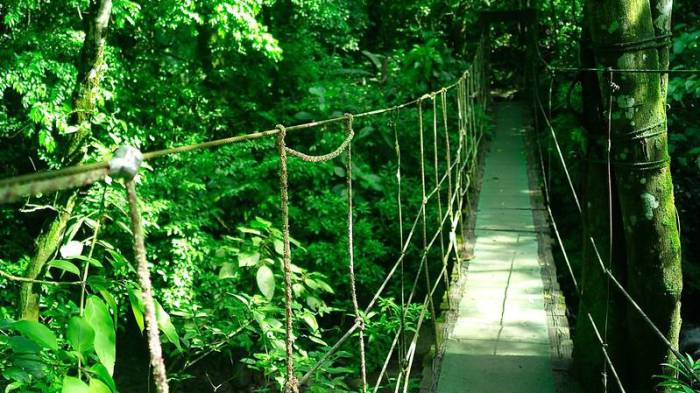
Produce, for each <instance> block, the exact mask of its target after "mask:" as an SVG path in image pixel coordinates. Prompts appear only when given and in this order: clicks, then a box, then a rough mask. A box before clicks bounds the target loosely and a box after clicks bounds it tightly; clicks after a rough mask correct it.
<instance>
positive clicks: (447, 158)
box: [440, 90, 459, 307]
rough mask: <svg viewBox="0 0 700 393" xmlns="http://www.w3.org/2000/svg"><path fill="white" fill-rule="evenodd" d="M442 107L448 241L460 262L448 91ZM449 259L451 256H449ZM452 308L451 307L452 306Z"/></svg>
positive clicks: (456, 265)
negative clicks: (448, 226) (455, 217)
mask: <svg viewBox="0 0 700 393" xmlns="http://www.w3.org/2000/svg"><path fill="white" fill-rule="evenodd" d="M440 106H441V108H442V123H443V128H444V132H445V165H446V166H447V201H448V203H447V211H448V215H449V216H450V233H449V237H448V241H449V242H451V243H453V246H454V250H455V254H456V255H457V258H456V260H457V261H459V247H457V240H456V237H457V236H456V234H455V233H454V229H453V228H452V222H454V210H453V209H452V148H451V146H450V132H449V127H448V125H447V91H445V90H443V91H441V92H440ZM448 257H449V256H448ZM455 271H457V272H458V273H459V266H458V264H457V263H455V264H453V266H452V274H451V275H450V279H453V277H452V275H454V272H455ZM447 301H448V304H449V302H450V294H449V293H447ZM450 307H451V306H450Z"/></svg>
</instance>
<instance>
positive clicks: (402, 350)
mask: <svg viewBox="0 0 700 393" xmlns="http://www.w3.org/2000/svg"><path fill="white" fill-rule="evenodd" d="M392 113H393V115H392V123H393V127H394V149H395V151H396V207H397V210H398V216H399V246H400V248H399V249H400V250H401V253H402V254H403V253H404V251H403V250H404V237H403V208H402V203H401V144H400V143H399V133H398V125H397V123H398V121H399V110H398V109H396V110H394V112H392ZM400 263H401V276H400V278H401V320H400V325H399V329H400V331H401V333H400V334H399V340H400V343H399V351H398V356H399V362H403V359H404V356H405V355H406V336H405V328H406V288H405V287H406V282H405V277H404V258H401V262H400ZM400 366H401V370H402V372H403V365H402V364H400Z"/></svg>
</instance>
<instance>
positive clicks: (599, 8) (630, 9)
mask: <svg viewBox="0 0 700 393" xmlns="http://www.w3.org/2000/svg"><path fill="white" fill-rule="evenodd" d="M586 7H587V8H588V11H589V12H590V15H591V21H590V22H591V23H590V26H591V36H592V41H593V46H594V52H595V54H596V61H597V64H598V65H599V66H602V67H612V68H620V69H638V68H644V69H658V68H659V67H660V66H661V64H660V59H659V53H658V47H659V45H658V43H660V42H661V41H657V40H655V39H654V38H655V37H656V29H655V26H654V20H653V17H652V7H651V5H650V0H588V1H587V2H586ZM667 16H668V18H669V19H670V10H669V12H668V13H667ZM662 79H663V78H662V76H661V75H660V74H658V73H624V74H620V73H617V74H614V80H613V84H611V83H610V81H609V80H608V78H601V80H599V84H600V88H601V92H602V101H603V102H604V103H606V109H607V105H608V103H609V101H608V99H609V98H610V99H611V100H612V113H611V118H612V134H613V138H614V139H613V147H612V159H613V160H614V161H615V169H614V171H615V182H616V185H617V188H618V192H619V194H618V199H619V202H620V208H621V212H622V221H623V226H624V234H625V247H626V255H627V261H628V264H627V281H626V283H625V285H626V287H627V289H628V291H629V292H630V294H631V296H632V297H633V298H634V299H635V300H636V301H637V302H638V303H639V305H640V306H641V308H642V309H644V310H645V311H646V312H647V314H648V315H649V317H650V318H651V319H652V321H653V322H654V323H655V324H656V325H657V326H658V327H659V329H660V330H661V332H662V333H663V334H664V335H665V336H666V338H667V339H668V340H669V341H670V342H671V343H673V344H674V345H676V346H677V343H678V333H679V328H680V294H681V288H682V276H681V254H680V250H681V248H680V238H679V234H678V227H677V223H676V211H675V206H674V200H673V184H672V181H671V172H670V168H669V165H668V140H667V139H668V138H667V132H666V108H665V97H664V94H665V88H664V87H663V83H662ZM626 326H627V333H628V349H627V351H626V359H627V360H628V363H629V367H628V370H629V378H628V379H627V382H628V383H629V385H628V386H629V391H635V392H637V391H639V392H650V391H653V390H654V385H655V383H656V382H658V381H654V380H653V378H652V377H653V375H658V374H661V373H664V372H669V371H668V370H664V369H663V368H662V367H661V366H660V364H661V363H664V362H671V363H672V362H673V356H672V353H671V351H670V350H669V349H668V348H667V347H666V345H665V344H664V343H663V342H662V341H661V340H660V339H659V338H658V337H656V335H655V334H654V332H653V331H652V330H651V329H650V328H649V326H648V325H647V324H646V323H645V321H644V320H642V319H641V317H640V316H639V314H638V313H637V312H636V311H635V310H633V309H632V308H628V311H627V324H626Z"/></svg>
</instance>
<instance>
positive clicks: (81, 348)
mask: <svg viewBox="0 0 700 393" xmlns="http://www.w3.org/2000/svg"><path fill="white" fill-rule="evenodd" d="M66 336H67V337H68V342H69V343H70V345H71V346H72V347H73V349H75V350H76V351H78V352H80V353H84V352H87V351H89V350H91V349H92V348H93V347H94V343H95V330H94V329H93V328H92V326H90V323H88V321H87V320H86V319H85V318H83V317H73V318H71V319H70V321H68V330H67V331H66Z"/></svg>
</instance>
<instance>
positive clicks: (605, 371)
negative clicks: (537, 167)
mask: <svg viewBox="0 0 700 393" xmlns="http://www.w3.org/2000/svg"><path fill="white" fill-rule="evenodd" d="M608 77H609V95H608V119H607V120H608V124H607V126H608V132H607V141H606V145H605V164H606V171H607V181H608V184H607V186H608V190H607V191H608V266H607V269H608V270H609V271H611V267H612V258H613V199H612V198H613V193H612V165H611V162H610V153H611V152H612V103H613V89H614V86H615V83H614V81H613V73H612V72H610V74H609V76H608ZM609 313H610V278H609V277H607V279H606V283H605V324H604V326H603V342H604V344H603V345H604V346H607V345H608V319H609ZM603 389H604V391H605V393H607V391H608V363H607V362H605V361H604V362H603Z"/></svg>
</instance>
